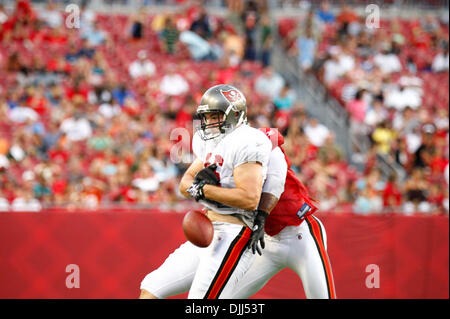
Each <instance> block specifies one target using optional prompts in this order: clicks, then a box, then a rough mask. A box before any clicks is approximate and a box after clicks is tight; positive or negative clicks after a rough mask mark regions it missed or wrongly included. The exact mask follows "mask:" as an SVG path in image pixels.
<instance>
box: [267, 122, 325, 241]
mask: <svg viewBox="0 0 450 319" xmlns="http://www.w3.org/2000/svg"><path fill="white" fill-rule="evenodd" d="M260 130H261V131H262V132H263V133H265V134H266V135H267V137H268V138H269V139H270V140H271V142H272V149H274V148H276V147H277V146H278V147H279V148H280V149H281V151H282V152H283V154H284V158H285V159H286V163H287V167H288V170H287V174H286V182H285V185H284V192H283V193H282V194H281V196H280V199H279V201H278V204H277V205H276V206H275V208H274V209H273V210H272V211H271V212H270V214H269V217H267V220H266V224H265V228H264V230H265V232H266V233H267V234H268V235H269V236H274V235H276V234H278V233H279V232H280V231H281V230H283V228H284V227H286V226H298V225H300V224H301V223H302V222H303V220H305V217H306V216H309V215H311V214H313V213H314V212H316V211H317V207H316V206H315V205H314V204H313V202H315V200H313V199H312V198H311V197H309V192H308V189H307V188H306V187H305V185H303V184H302V182H300V181H299V180H298V178H297V177H296V176H295V173H294V171H293V170H292V169H291V162H290V160H289V158H288V157H287V156H286V153H285V152H284V150H283V148H282V147H281V145H283V144H284V138H283V135H281V134H280V133H279V132H278V130H277V129H272V128H260Z"/></svg>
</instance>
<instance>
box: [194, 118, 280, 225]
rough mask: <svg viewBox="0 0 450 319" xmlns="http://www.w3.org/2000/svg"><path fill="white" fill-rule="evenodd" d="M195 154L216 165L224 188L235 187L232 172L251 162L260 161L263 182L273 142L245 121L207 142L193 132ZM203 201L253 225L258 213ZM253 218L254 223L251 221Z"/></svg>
mask: <svg viewBox="0 0 450 319" xmlns="http://www.w3.org/2000/svg"><path fill="white" fill-rule="evenodd" d="M192 148H193V151H194V155H195V156H196V157H197V158H198V159H200V160H201V161H202V162H203V163H205V166H209V165H211V164H214V163H215V164H216V165H217V169H216V172H217V173H218V174H219V176H220V185H221V187H226V188H234V187H236V185H235V183H234V178H233V171H234V169H235V168H236V167H238V166H239V165H242V164H245V163H249V162H250V163H251V162H259V163H261V164H262V167H263V181H264V180H265V179H266V175H267V165H268V162H269V156H270V153H271V150H272V144H271V142H270V140H269V139H268V138H267V136H266V135H265V134H264V133H263V132H261V131H260V130H258V129H256V128H253V127H251V126H249V125H246V124H243V125H241V126H239V127H237V128H236V129H235V130H233V131H232V132H230V133H229V134H227V135H225V136H224V137H223V138H222V139H211V140H207V141H204V140H202V139H201V137H200V136H199V134H197V133H196V134H194V137H193V140H192ZM200 203H201V204H203V205H204V206H206V207H208V208H209V209H211V210H213V211H215V212H217V213H219V214H236V215H237V217H239V218H241V219H242V220H243V221H244V222H245V223H246V224H247V225H248V226H249V227H251V226H252V225H249V224H253V216H254V214H255V212H249V211H246V210H243V209H238V208H232V207H227V206H217V205H213V204H211V203H208V202H207V201H200ZM250 220H251V222H250Z"/></svg>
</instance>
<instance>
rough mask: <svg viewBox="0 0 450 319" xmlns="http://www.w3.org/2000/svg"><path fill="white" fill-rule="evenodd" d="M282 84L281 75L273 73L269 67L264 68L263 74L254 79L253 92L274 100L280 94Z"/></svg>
mask: <svg viewBox="0 0 450 319" xmlns="http://www.w3.org/2000/svg"><path fill="white" fill-rule="evenodd" d="M284 84H285V81H284V79H283V78H282V77H281V75H280V74H278V73H276V72H274V70H273V69H272V67H271V66H267V67H265V68H264V72H263V74H261V75H260V76H259V77H258V78H257V79H256V81H255V90H256V92H258V93H259V94H262V95H267V96H269V97H270V98H271V99H274V98H276V97H277V96H278V95H279V94H280V93H281V90H282V89H283V87H284Z"/></svg>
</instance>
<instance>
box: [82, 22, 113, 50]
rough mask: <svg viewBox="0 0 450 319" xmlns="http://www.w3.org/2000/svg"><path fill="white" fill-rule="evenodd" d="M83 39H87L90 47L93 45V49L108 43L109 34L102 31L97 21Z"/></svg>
mask: <svg viewBox="0 0 450 319" xmlns="http://www.w3.org/2000/svg"><path fill="white" fill-rule="evenodd" d="M81 37H82V38H83V39H86V40H87V42H88V43H89V45H92V46H93V47H96V46H99V45H101V44H104V43H106V41H107V34H106V32H104V31H102V30H100V28H99V24H98V22H97V21H95V22H94V23H93V25H92V28H90V29H87V30H86V31H85V32H84V33H83V34H82V35H81Z"/></svg>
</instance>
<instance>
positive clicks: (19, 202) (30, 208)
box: [11, 189, 42, 212]
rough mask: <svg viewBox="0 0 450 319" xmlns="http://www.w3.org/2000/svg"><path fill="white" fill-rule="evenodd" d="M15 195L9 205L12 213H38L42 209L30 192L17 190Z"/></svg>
mask: <svg viewBox="0 0 450 319" xmlns="http://www.w3.org/2000/svg"><path fill="white" fill-rule="evenodd" d="M17 193H18V194H17V197H16V198H15V199H14V200H13V201H12V203H11V210H12V211H19V212H39V211H40V210H41V209H42V206H41V203H40V202H39V200H37V199H36V198H34V197H33V195H32V191H31V190H28V189H19V190H18V191H17Z"/></svg>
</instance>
